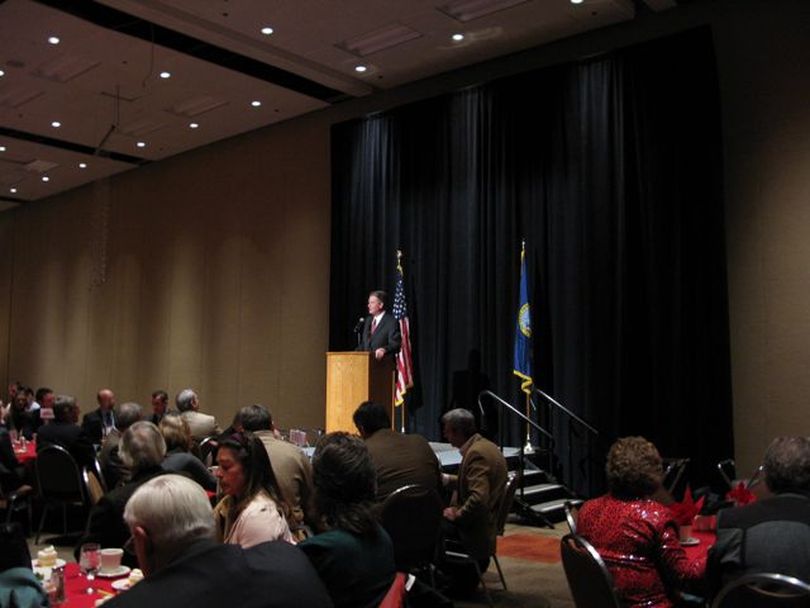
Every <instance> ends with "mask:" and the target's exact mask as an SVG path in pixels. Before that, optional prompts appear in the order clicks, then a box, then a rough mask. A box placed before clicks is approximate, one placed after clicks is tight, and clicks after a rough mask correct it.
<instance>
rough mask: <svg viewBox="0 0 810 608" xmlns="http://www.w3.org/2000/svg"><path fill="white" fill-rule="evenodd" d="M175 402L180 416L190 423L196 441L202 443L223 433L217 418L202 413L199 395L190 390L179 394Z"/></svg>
mask: <svg viewBox="0 0 810 608" xmlns="http://www.w3.org/2000/svg"><path fill="white" fill-rule="evenodd" d="M174 402H175V405H177V410H178V411H179V412H180V416H181V417H182V418H183V420H185V421H186V422H187V423H188V428H189V430H190V431H191V437H192V438H193V439H194V441H202V440H203V439H205V438H206V437H211V436H212V435H219V434H221V433H222V429H221V428H219V424H217V419H216V418H214V417H213V416H211V415H210V414H203V413H202V412H200V399H199V397H197V393H195V392H194V391H193V390H191V389H190V388H186V389H183V390H182V391H180V392H179V393H177V397H175V400H174Z"/></svg>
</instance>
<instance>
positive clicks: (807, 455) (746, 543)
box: [707, 437, 810, 594]
mask: <svg viewBox="0 0 810 608" xmlns="http://www.w3.org/2000/svg"><path fill="white" fill-rule="evenodd" d="M763 464H764V466H765V483H766V484H767V486H768V489H769V490H770V492H771V493H772V494H773V496H770V497H768V498H764V499H762V500H758V501H757V502H753V503H751V504H748V505H745V506H743V507H738V508H735V509H724V510H722V511H720V513H719V514H718V516H717V542H716V543H715V545H714V547H712V549H711V550H710V551H709V562H708V576H707V579H708V585H709V589H710V593H711V594H713V593H716V592H717V591H719V589H720V587H721V586H722V585H724V584H725V583H727V582H729V581H731V580H733V579H735V578H738V577H740V576H742V575H744V574H753V573H757V572H775V573H778V574H785V575H788V576H793V577H796V578H798V579H800V580H802V581H804V582H810V439H808V438H807V437H778V438H776V439H774V440H773V441H772V442H771V445H770V446H769V447H768V450H767V451H766V452H765V459H764V461H763Z"/></svg>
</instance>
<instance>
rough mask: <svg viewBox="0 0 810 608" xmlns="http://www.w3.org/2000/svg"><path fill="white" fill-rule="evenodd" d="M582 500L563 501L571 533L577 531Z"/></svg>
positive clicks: (566, 520) (566, 521)
mask: <svg viewBox="0 0 810 608" xmlns="http://www.w3.org/2000/svg"><path fill="white" fill-rule="evenodd" d="M580 504H582V503H580V502H575V501H573V500H566V501H565V502H564V503H563V509H564V510H565V523H567V524H568V529H569V530H570V531H571V534H576V533H577V517H579V506H580Z"/></svg>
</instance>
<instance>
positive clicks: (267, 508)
mask: <svg viewBox="0 0 810 608" xmlns="http://www.w3.org/2000/svg"><path fill="white" fill-rule="evenodd" d="M217 463H218V465H219V466H218V468H217V473H216V476H217V479H219V487H220V490H221V491H222V493H223V494H224V495H225V498H223V499H222V500H221V501H220V502H219V504H218V505H217V506H216V508H215V509H214V515H215V517H216V523H217V536H218V538H219V540H221V541H223V542H226V543H231V544H235V545H241V546H242V547H244V548H245V549H247V548H248V547H252V546H254V545H258V544H259V543H263V542H267V541H271V540H283V541H287V542H289V543H295V540H294V539H293V536H292V534H291V532H290V527H289V525H288V524H287V515H288V514H289V506H287V503H286V502H284V500H283V498H282V497H281V491H280V490H279V488H278V483H277V482H276V477H275V475H273V469H272V467H271V466H270V460H269V459H268V457H267V451H266V450H265V449H264V446H263V445H262V442H261V440H260V439H259V438H258V437H255V436H254V435H253V434H252V433H237V434H235V435H232V436H231V437H229V438H228V439H225V440H224V441H221V442H220V444H219V450H218V452H217Z"/></svg>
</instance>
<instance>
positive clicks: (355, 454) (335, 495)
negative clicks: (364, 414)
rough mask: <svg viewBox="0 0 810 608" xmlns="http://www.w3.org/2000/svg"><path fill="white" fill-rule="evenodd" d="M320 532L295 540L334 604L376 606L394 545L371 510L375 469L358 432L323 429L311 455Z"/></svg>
mask: <svg viewBox="0 0 810 608" xmlns="http://www.w3.org/2000/svg"><path fill="white" fill-rule="evenodd" d="M312 469H313V481H314V485H315V508H316V510H317V512H318V515H319V518H320V522H319V523H320V529H321V533H320V534H317V535H316V536H313V537H311V538H308V539H306V540H305V541H303V542H302V543H301V544H300V545H299V546H300V547H301V549H303V551H304V553H306V554H307V556H308V557H309V559H310V561H311V562H312V564H313V566H315V569H316V570H317V571H318V574H320V577H321V580H322V581H323V582H324V584H325V585H326V588H327V590H328V591H329V595H331V596H332V601H333V602H334V603H335V608H342V607H346V608H363V607H366V606H368V607H372V606H378V605H379V604H380V601H381V600H382V598H383V597H384V596H385V594H386V592H387V591H388V589H389V587H390V586H391V584H392V583H393V581H394V575H395V573H396V566H395V565H394V548H393V545H392V544H391V538H390V537H389V536H388V533H387V532H386V531H385V530H383V529H382V527H381V526H380V525H379V524H378V523H377V520H376V518H375V515H374V500H375V495H376V485H377V484H376V473H375V470H374V465H373V464H372V462H371V457H370V456H369V453H368V449H367V448H366V445H365V444H364V443H363V441H362V440H361V439H360V438H359V437H354V436H352V435H349V434H348V433H342V432H341V433H329V434H328V435H324V436H323V437H321V439H320V440H319V441H318V444H317V445H316V446H315V454H314V456H313V458H312Z"/></svg>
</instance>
